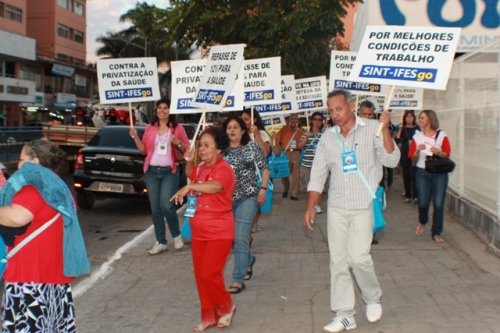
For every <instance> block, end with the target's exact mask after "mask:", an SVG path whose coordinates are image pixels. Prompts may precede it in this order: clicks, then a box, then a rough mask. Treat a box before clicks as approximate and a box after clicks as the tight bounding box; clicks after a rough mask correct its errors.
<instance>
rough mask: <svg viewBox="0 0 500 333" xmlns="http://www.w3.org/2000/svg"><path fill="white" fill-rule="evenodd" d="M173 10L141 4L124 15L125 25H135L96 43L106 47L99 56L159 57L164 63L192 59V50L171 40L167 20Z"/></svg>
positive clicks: (101, 38) (100, 50)
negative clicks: (165, 61)
mask: <svg viewBox="0 0 500 333" xmlns="http://www.w3.org/2000/svg"><path fill="white" fill-rule="evenodd" d="M168 15H169V11H168V10H166V9H161V8H157V7H155V6H154V5H151V6H150V5H148V4H147V3H146V2H142V3H139V2H138V3H137V4H136V6H135V8H132V9H130V10H128V11H127V12H126V13H124V14H123V15H121V16H120V21H121V22H128V23H131V24H132V26H131V27H129V28H127V29H124V30H121V31H119V32H107V33H106V34H105V35H101V36H99V37H98V38H97V39H96V41H97V42H98V43H101V44H103V46H101V47H100V48H98V49H97V51H96V54H97V55H98V56H101V57H105V58H129V57H131V58H135V57H143V56H145V55H147V56H149V57H151V56H152V57H156V58H158V59H164V60H177V59H188V58H189V54H190V52H191V49H190V47H187V48H183V47H179V46H178V45H177V43H175V40H172V39H169V38H167V37H168V35H169V33H168V30H167V28H166V21H167V18H168Z"/></svg>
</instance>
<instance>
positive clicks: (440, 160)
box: [425, 155, 455, 173]
mask: <svg viewBox="0 0 500 333" xmlns="http://www.w3.org/2000/svg"><path fill="white" fill-rule="evenodd" d="M454 169H455V162H453V161H452V160H451V159H449V158H446V157H440V156H437V155H432V156H427V157H426V158H425V171H427V172H429V173H449V172H452V171H453V170H454Z"/></svg>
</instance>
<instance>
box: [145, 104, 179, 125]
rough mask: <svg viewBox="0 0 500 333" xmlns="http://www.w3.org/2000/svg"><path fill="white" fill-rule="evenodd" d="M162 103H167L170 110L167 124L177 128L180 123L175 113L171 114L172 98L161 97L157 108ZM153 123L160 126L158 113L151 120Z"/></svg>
mask: <svg viewBox="0 0 500 333" xmlns="http://www.w3.org/2000/svg"><path fill="white" fill-rule="evenodd" d="M160 104H166V105H167V106H168V110H169V112H168V122H167V126H168V127H171V128H176V127H177V124H178V123H177V119H176V117H175V115H173V114H170V100H169V99H168V98H162V99H160V100H159V101H158V102H156V108H158V106H160ZM151 125H155V126H158V115H157V114H156V113H155V114H154V115H153V120H152V121H151Z"/></svg>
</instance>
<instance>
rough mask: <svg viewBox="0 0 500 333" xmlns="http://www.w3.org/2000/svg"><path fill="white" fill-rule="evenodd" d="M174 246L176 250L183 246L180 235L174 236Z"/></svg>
mask: <svg viewBox="0 0 500 333" xmlns="http://www.w3.org/2000/svg"><path fill="white" fill-rule="evenodd" d="M174 247H175V249H176V250H180V249H182V248H183V247H184V242H183V241H182V236H181V235H179V236H177V237H175V238H174Z"/></svg>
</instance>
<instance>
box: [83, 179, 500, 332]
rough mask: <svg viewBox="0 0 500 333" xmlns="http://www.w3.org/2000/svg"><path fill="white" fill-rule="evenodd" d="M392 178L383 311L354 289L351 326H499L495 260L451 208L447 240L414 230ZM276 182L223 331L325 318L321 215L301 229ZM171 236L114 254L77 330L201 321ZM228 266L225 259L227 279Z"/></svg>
mask: <svg viewBox="0 0 500 333" xmlns="http://www.w3.org/2000/svg"><path fill="white" fill-rule="evenodd" d="M395 178H396V181H395V184H394V186H393V189H392V192H391V193H389V194H388V208H387V210H386V219H387V220H388V227H387V228H386V230H385V231H383V232H382V233H381V234H380V235H379V241H380V243H379V244H378V245H373V246H372V256H373V260H374V262H375V270H376V272H377V275H378V277H379V281H380V284H381V286H382V290H383V298H382V305H383V317H382V319H381V320H380V321H379V322H378V323H375V324H370V323H368V321H367V320H366V317H365V308H364V305H363V304H362V302H361V300H360V298H359V294H358V295H357V300H356V302H357V304H356V311H357V314H356V317H355V318H356V322H357V324H358V328H357V329H356V330H355V332H387V333H389V332H440V333H441V332H499V333H500V288H499V287H500V258H498V257H496V256H494V255H492V254H491V253H489V252H488V251H487V245H486V244H485V243H483V242H482V241H481V240H479V239H478V238H477V237H476V236H475V235H474V234H473V233H472V231H470V230H468V229H467V228H466V227H464V226H463V225H462V224H460V222H458V221H456V220H454V219H453V218H452V217H450V216H449V215H446V217H445V226H444V233H443V237H444V238H445V239H446V243H445V244H436V243H434V242H433V241H432V240H431V236H430V228H429V227H427V228H426V231H425V234H424V235H422V236H420V237H418V236H416V235H415V226H416V223H417V206H416V205H415V204H413V203H403V198H402V196H401V192H402V190H401V188H402V186H401V184H400V182H399V178H400V176H399V175H395ZM276 183H277V184H276V185H277V186H276V187H277V191H276V192H275V195H274V205H273V211H272V213H271V214H270V215H268V216H264V217H263V218H262V219H261V222H260V225H261V227H262V230H260V231H258V232H257V233H255V234H254V241H253V245H252V250H253V252H254V254H255V255H256V257H257V260H256V263H255V266H254V274H253V277H252V279H251V280H250V281H248V282H246V287H247V288H246V290H244V291H243V292H241V293H240V294H238V295H234V296H233V297H234V301H235V303H236V306H237V311H236V314H235V316H234V318H233V323H232V325H231V326H230V327H229V328H226V329H224V331H225V332H235V333H236V332H237V333H255V332H260V333H267V332H300V333H302V332H312V333H314V332H323V326H324V325H326V324H327V323H329V321H330V320H331V318H332V312H331V311H330V306H329V304H330V302H329V298H330V296H329V295H330V283H329V281H330V275H329V268H328V248H327V240H326V225H325V223H326V214H321V215H318V217H317V218H316V227H315V230H314V231H312V232H309V231H306V230H305V228H304V227H303V225H302V215H303V212H304V207H305V202H306V200H305V199H306V194H304V193H302V194H301V196H300V201H298V202H297V201H292V200H290V199H289V198H287V199H283V198H282V197H281V186H280V184H279V183H280V182H276ZM322 207H323V209H325V208H326V207H325V199H323V203H322ZM169 242H170V249H169V251H167V252H166V253H162V254H160V255H157V256H149V255H148V254H147V253H146V250H147V249H148V248H149V247H151V245H152V244H153V234H152V232H151V230H149V231H148V233H147V234H146V235H143V236H141V237H138V241H137V242H136V243H135V244H132V245H130V246H127V248H126V249H124V250H123V251H122V252H123V253H120V256H118V257H119V258H120V259H118V260H117V261H116V262H114V263H113V264H112V265H111V271H110V273H109V274H108V275H107V276H106V277H104V278H103V279H100V280H97V282H96V283H95V284H94V285H92V286H91V287H90V288H88V290H86V291H85V292H83V293H80V295H77V296H76V298H75V303H76V305H75V306H76V316H77V328H78V332H79V333H91V332H92V333H95V332H121V333H128V332H151V333H153V332H166V333H176V332H192V330H193V327H194V326H195V325H197V324H198V323H199V303H198V297H197V292H196V286H195V282H194V277H193V268H192V261H191V253H190V252H191V251H190V247H189V246H185V248H184V249H183V250H181V251H175V250H174V249H173V242H172V241H171V239H170V238H169ZM232 268H233V260H232V257H230V260H229V262H228V264H227V266H226V271H225V277H226V283H227V284H229V283H230V282H231V272H232ZM96 270H97V268H94V272H95V271H96ZM79 281H80V283H82V284H84V283H86V282H88V280H83V281H82V280H79ZM80 287H81V285H80ZM78 288H79V285H78V284H77V285H75V290H76V289H78ZM217 331H219V329H217V328H210V329H208V332H217Z"/></svg>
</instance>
